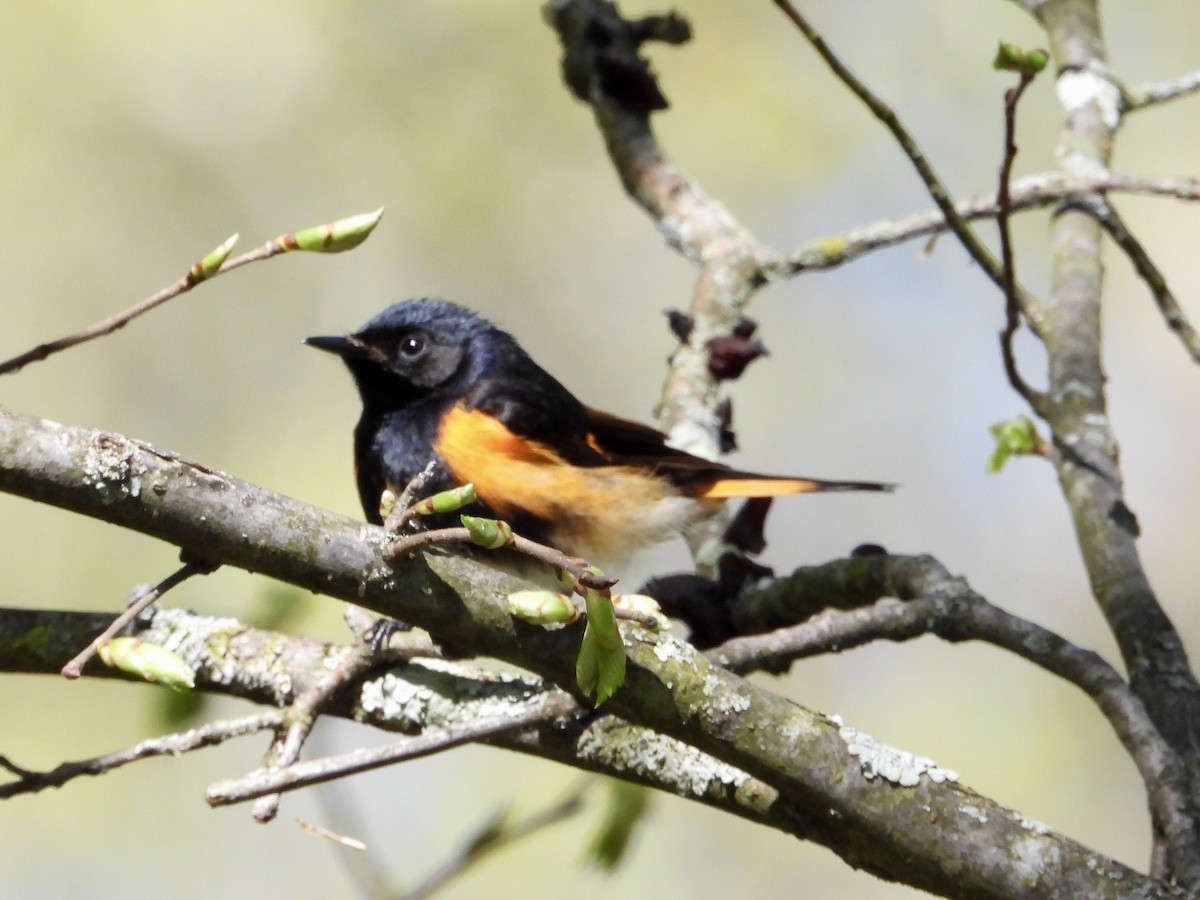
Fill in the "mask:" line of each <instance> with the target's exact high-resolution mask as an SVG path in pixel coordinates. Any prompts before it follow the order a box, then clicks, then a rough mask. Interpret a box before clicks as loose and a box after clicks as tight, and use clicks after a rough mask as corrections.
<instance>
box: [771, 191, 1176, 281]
mask: <svg viewBox="0 0 1200 900" xmlns="http://www.w3.org/2000/svg"><path fill="white" fill-rule="evenodd" d="M1097 192H1108V193H1125V194H1136V195H1140V196H1150V197H1169V198H1172V199H1175V200H1184V201H1190V202H1195V201H1197V200H1200V181H1197V180H1196V179H1190V178H1138V177H1133V176H1129V175H1121V174H1117V173H1113V172H1107V173H1105V174H1103V175H1099V176H1097V177H1094V178H1077V177H1071V176H1067V175H1064V174H1063V173H1062V172H1038V173H1035V174H1032V175H1023V176H1021V177H1020V178H1018V179H1016V180H1015V181H1013V182H1012V183H1011V184H1010V186H1009V200H1010V202H1009V209H1010V210H1011V211H1013V212H1018V211H1023V210H1027V209H1039V208H1042V207H1046V206H1052V205H1054V204H1058V203H1062V202H1063V201H1064V200H1066V201H1071V200H1074V199H1076V198H1078V197H1084V196H1087V195H1088V194H1094V193H1097ZM955 209H956V210H957V211H958V213H959V215H960V216H962V218H964V219H967V220H969V221H976V220H979V219H988V218H993V217H995V216H996V215H997V214H998V212H999V206H998V204H997V200H996V196H995V194H991V195H985V196H981V197H972V198H969V199H967V200H960V201H957V202H956V203H955ZM948 227H949V226H948V225H947V224H946V219H945V216H943V215H942V212H941V210H938V209H932V210H927V211H924V212H918V213H912V214H910V215H907V216H902V217H901V218H898V219H889V220H884V221H881V222H874V223H872V224H870V225H864V226H861V227H859V228H854V229H851V230H849V231H845V232H843V233H841V234H837V235H831V236H829V237H824V238H821V239H819V240H816V241H813V242H812V243H810V244H808V245H807V246H805V247H801V248H800V249H798V250H794V251H791V252H788V253H784V254H780V255H778V256H774V257H772V258H770V259H768V260H766V261H764V263H763V272H764V273H765V274H766V275H767V276H769V277H771V278H791V277H793V276H795V275H799V274H801V273H803V272H810V271H822V270H825V269H833V268H836V267H838V266H840V265H843V264H845V263H847V262H850V261H852V260H855V259H858V258H860V257H862V256H865V255H866V254H868V253H871V252H873V251H875V250H882V249H885V248H887V247H894V246H895V245H897V244H901V243H903V242H905V241H910V240H914V239H916V238H923V237H929V236H930V235H936V234H940V233H942V232H944V231H946V230H947V228H948Z"/></svg>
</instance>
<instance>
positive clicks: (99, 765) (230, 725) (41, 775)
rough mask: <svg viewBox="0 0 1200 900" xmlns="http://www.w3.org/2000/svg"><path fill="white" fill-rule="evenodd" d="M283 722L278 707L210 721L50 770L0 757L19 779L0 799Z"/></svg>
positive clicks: (5, 788)
mask: <svg viewBox="0 0 1200 900" xmlns="http://www.w3.org/2000/svg"><path fill="white" fill-rule="evenodd" d="M281 724H283V714H282V713H281V712H280V711H279V710H274V709H272V710H268V711H267V712H264V713H258V714H257V715H253V716H246V717H245V718H242V719H233V720H230V721H223V722H210V723H209V724H207V725H202V726H201V727H199V728H192V729H190V730H188V731H183V732H180V733H178V734H168V735H163V736H162V737H156V738H150V739H148V740H145V741H142V742H140V743H138V744H135V745H134V746H133V747H129V748H127V749H125V750H118V751H117V752H115V753H107V754H105V755H103V756H94V757H92V758H91V759H85V760H80V761H79V762H66V763H62V764H61V765H59V766H57V767H56V768H54V769H51V770H50V771H49V772H33V771H30V770H29V769H24V768H21V767H20V766H17V765H16V764H14V763H12V762H10V761H9V760H8V759H6V758H5V757H2V756H0V767H2V768H4V769H7V770H8V771H9V772H11V773H13V774H14V775H16V776H18V780H17V781H14V782H11V783H9V784H5V785H0V800H4V799H8V798H9V797H15V796H17V795H18V794H31V793H35V792H37V791H41V790H45V789H46V788H52V787H53V788H56V787H62V786H63V785H64V784H66V783H67V782H68V781H70V780H72V779H73V778H78V777H79V776H80V775H103V774H104V773H105V772H110V771H112V770H113V769H118V768H120V767H121V766H124V765H128V764H129V763H132V762H137V761H138V760H142V759H149V758H151V757H154V756H178V755H179V754H181V753H188V752H190V751H192V750H200V749H202V748H204V747H212V746H215V745H216V744H220V743H223V742H224V741H227V740H229V739H230V738H237V737H244V736H245V735H249V734H257V733H258V732H260V731H266V730H268V729H271V728H278V727H279V726H280V725H281Z"/></svg>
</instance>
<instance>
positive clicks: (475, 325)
mask: <svg viewBox="0 0 1200 900" xmlns="http://www.w3.org/2000/svg"><path fill="white" fill-rule="evenodd" d="M511 340H512V339H511V338H509V337H508V335H506V334H504V332H502V331H500V330H499V329H497V328H495V327H494V326H493V325H492V324H491V323H490V322H488V321H487V320H485V319H482V318H480V317H479V316H477V315H475V313H473V312H471V311H470V310H468V309H465V308H463V307H461V306H457V305H455V304H453V303H447V302H446V301H444V300H406V301H404V302H403V303H397V304H395V305H394V306H389V307H388V308H387V309H385V310H384V311H383V312H381V313H380V314H379V315H377V316H376V317H375V318H373V319H371V321H369V322H367V324H366V325H364V326H363V327H362V328H360V329H359V330H358V331H356V332H355V333H354V334H350V335H347V336H345V337H310V338H307V339H306V340H305V341H304V343H306V344H308V345H309V346H311V347H316V348H317V349H319V350H326V351H328V352H330V353H336V354H337V355H338V356H340V357H341V358H342V359H343V360H344V361H345V363H346V365H347V366H348V367H349V368H350V372H351V374H352V375H353V376H354V380H355V382H356V383H357V385H358V390H359V393H360V394H361V395H362V399H363V403H364V405H366V406H368V407H376V408H378V407H392V406H405V405H407V404H409V403H411V402H412V401H414V400H416V399H418V398H421V397H425V396H430V395H433V394H437V393H454V392H455V390H456V389H461V387H462V386H463V385H469V384H471V383H473V382H474V381H476V380H477V379H478V378H479V377H480V376H481V375H483V374H484V372H485V371H486V369H487V367H488V365H489V364H490V361H491V357H492V350H493V348H495V347H496V346H497V344H498V343H499V344H503V343H506V342H511Z"/></svg>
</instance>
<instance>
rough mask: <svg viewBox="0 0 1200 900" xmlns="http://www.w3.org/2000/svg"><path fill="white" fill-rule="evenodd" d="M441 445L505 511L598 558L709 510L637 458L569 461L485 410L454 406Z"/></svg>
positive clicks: (459, 472)
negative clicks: (610, 462)
mask: <svg viewBox="0 0 1200 900" xmlns="http://www.w3.org/2000/svg"><path fill="white" fill-rule="evenodd" d="M436 449H437V452H438V455H439V456H440V457H441V458H442V460H443V461H444V462H445V464H446V467H447V468H448V469H449V471H450V472H451V474H452V475H453V476H454V478H455V480H457V481H460V482H463V483H466V482H468V481H469V482H471V483H473V484H474V485H475V492H476V493H477V494H478V495H479V499H480V500H482V501H483V502H484V503H486V504H487V505H488V506H489V507H491V508H492V509H493V510H494V511H495V512H496V514H497V515H498V516H500V517H502V518H503V517H510V516H513V515H515V514H517V513H525V514H528V515H532V516H534V517H536V518H538V519H541V520H542V521H544V522H546V523H549V524H550V526H551V527H550V532H551V543H553V544H555V546H557V547H558V548H559V549H560V550H563V551H564V552H567V553H574V554H578V555H581V556H587V557H588V558H590V559H593V560H595V559H613V558H618V557H620V556H624V555H626V554H628V553H629V552H632V551H633V550H635V549H637V548H638V547H640V546H642V545H645V544H649V543H653V542H655V541H660V540H663V539H665V538H667V537H669V536H670V534H671V533H672V532H673V531H675V530H677V529H678V528H680V527H682V526H684V525H686V524H688V523H689V522H691V521H694V520H695V519H696V518H697V517H698V515H699V514H700V513H701V512H702V510H701V509H698V507H700V505H701V504H698V503H696V502H695V501H693V500H686V499H685V498H681V497H679V496H678V495H677V493H676V492H675V490H674V489H673V488H672V486H671V485H670V484H669V483H668V482H667V481H666V480H664V479H662V478H659V477H656V476H654V475H649V474H646V473H645V472H642V471H641V470H639V469H636V468H633V467H631V466H594V467H584V466H573V465H570V464H569V463H567V462H566V461H565V460H564V459H563V458H562V457H561V456H559V455H558V454H557V453H556V452H554V450H552V449H551V448H550V447H548V446H546V445H545V444H540V443H538V442H536V441H530V440H527V439H525V438H522V437H521V436H519V435H516V434H514V433H513V432H511V431H510V430H509V429H508V428H507V427H505V426H504V425H503V424H502V423H501V422H499V421H497V420H496V419H494V418H493V417H491V416H489V415H487V414H486V413H482V412H479V411H478V410H468V409H464V408H463V407H461V406H456V407H454V408H453V409H452V410H450V412H449V413H447V414H446V416H445V417H444V418H443V419H442V426H441V428H440V430H439V431H438V436H437V445H436Z"/></svg>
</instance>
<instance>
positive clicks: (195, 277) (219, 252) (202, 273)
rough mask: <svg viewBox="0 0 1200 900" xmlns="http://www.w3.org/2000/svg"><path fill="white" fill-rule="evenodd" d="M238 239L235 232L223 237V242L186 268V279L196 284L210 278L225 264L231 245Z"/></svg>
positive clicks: (231, 249)
mask: <svg viewBox="0 0 1200 900" xmlns="http://www.w3.org/2000/svg"><path fill="white" fill-rule="evenodd" d="M237 241H238V236H237V235H236V234H234V235H231V236H229V237H227V238H226V239H225V242H224V243H222V244H221V245H220V246H218V247H216V248H215V249H213V250H212V252H210V253H209V254H208V255H207V256H205V257H204V259H202V260H200V261H199V262H197V263H193V264H192V267H191V268H190V269H189V270H188V281H190V282H192V284H197V283H199V282H201V281H204V280H206V279H208V278H212V277H213V276H214V275H216V274H217V272H218V271H219V270H220V268H221V266H223V265H225V260H227V259H229V254H230V253H232V252H233V245H234V244H236V243H237Z"/></svg>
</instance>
